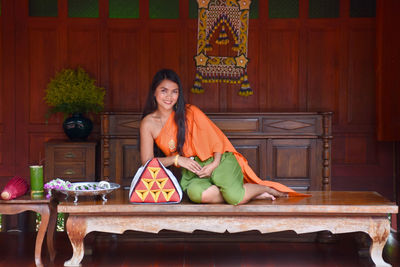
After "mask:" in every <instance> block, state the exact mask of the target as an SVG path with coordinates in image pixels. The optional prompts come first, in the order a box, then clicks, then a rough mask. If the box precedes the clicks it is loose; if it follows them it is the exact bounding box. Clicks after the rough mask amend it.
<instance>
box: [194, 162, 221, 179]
mask: <svg viewBox="0 0 400 267" xmlns="http://www.w3.org/2000/svg"><path fill="white" fill-rule="evenodd" d="M217 166H218V164H215V163H214V162H211V163H210V164H207V165H205V166H203V168H202V169H201V170H200V171H199V172H197V173H196V174H197V176H199V177H200V178H205V177H210V176H211V174H212V172H213V171H214V170H215V168H217Z"/></svg>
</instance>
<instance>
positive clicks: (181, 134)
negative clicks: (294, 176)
mask: <svg viewBox="0 0 400 267" xmlns="http://www.w3.org/2000/svg"><path fill="white" fill-rule="evenodd" d="M154 143H156V145H157V146H156V147H154ZM158 148H159V149H161V151H162V152H163V153H164V155H163V156H162V157H158V159H159V160H160V162H161V163H162V164H163V165H164V166H166V167H167V166H171V165H175V166H180V167H182V178H181V181H180V184H181V187H182V190H183V191H184V192H186V193H187V194H188V196H189V198H190V200H192V201H193V202H196V203H223V202H227V203H229V204H232V205H238V204H243V203H246V202H248V201H250V200H251V199H268V198H270V199H272V200H274V199H275V197H282V196H287V195H296V194H297V193H296V192H294V191H293V190H291V189H290V188H288V187H286V186H284V185H282V184H279V183H274V182H268V181H262V180H261V179H260V178H258V177H257V175H256V174H255V173H254V172H253V170H252V169H251V168H250V166H249V165H248V163H247V160H246V159H245V158H244V157H243V156H242V155H241V154H239V153H238V152H237V151H236V150H235V148H234V147H233V146H232V144H231V143H230V142H229V140H228V138H227V137H226V136H225V135H224V134H223V133H222V131H221V130H220V129H219V128H218V127H217V126H216V125H215V124H214V123H213V122H212V121H211V120H210V119H208V117H207V116H206V115H205V114H204V113H203V112H202V111H200V110H199V109H198V108H197V107H195V106H193V105H186V104H185V101H184V99H183V92H182V86H181V82H180V79H179V77H178V75H177V74H176V73H175V72H174V71H172V70H168V69H163V70H160V71H158V72H157V73H156V74H155V76H154V78H153V82H152V84H151V88H150V91H149V94H148V98H147V102H146V105H145V109H144V112H143V117H142V121H141V124H140V157H141V161H142V164H145V163H146V162H147V161H148V160H149V159H152V158H153V157H155V156H159V155H158V153H157V149H158Z"/></svg>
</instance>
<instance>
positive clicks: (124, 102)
mask: <svg viewBox="0 0 400 267" xmlns="http://www.w3.org/2000/svg"><path fill="white" fill-rule="evenodd" d="M108 40H109V46H108V49H109V50H108V51H109V52H108V56H109V59H108V62H109V64H108V70H109V77H108V79H109V81H110V82H109V87H108V90H109V91H108V95H107V96H108V97H109V102H110V105H111V106H112V107H114V110H116V111H117V110H121V111H124V110H127V111H128V110H141V109H142V107H143V106H142V102H141V101H140V100H141V98H140V97H139V96H138V93H140V94H141V93H144V92H142V91H146V90H145V89H147V86H146V87H145V88H141V85H142V83H141V82H140V80H141V79H138V78H137V77H140V68H141V64H140V61H139V57H140V53H141V46H140V33H139V32H138V30H137V29H132V30H131V29H128V30H120V29H109V34H108Z"/></svg>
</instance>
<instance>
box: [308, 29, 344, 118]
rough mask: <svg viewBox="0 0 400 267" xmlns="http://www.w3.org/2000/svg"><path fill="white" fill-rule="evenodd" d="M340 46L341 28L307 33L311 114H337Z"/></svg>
mask: <svg viewBox="0 0 400 267" xmlns="http://www.w3.org/2000/svg"><path fill="white" fill-rule="evenodd" d="M339 46H340V33H339V30H338V29H335V28H333V29H332V28H329V27H328V28H311V29H310V30H309V31H308V32H307V61H308V62H307V67H306V69H307V71H306V73H307V109H308V110H310V111H317V110H318V111H321V110H329V111H333V112H335V113H336V114H337V113H338V107H337V103H338V99H337V95H338V92H339V78H340V77H339V58H340V54H339ZM334 121H335V119H334Z"/></svg>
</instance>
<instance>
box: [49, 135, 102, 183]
mask: <svg viewBox="0 0 400 267" xmlns="http://www.w3.org/2000/svg"><path fill="white" fill-rule="evenodd" d="M96 144H97V143H96V142H69V141H56V140H53V141H49V142H46V143H45V153H46V164H45V174H44V176H45V181H50V180H52V179H55V178H61V179H63V180H68V181H73V182H78V181H95V180H96V168H95V163H96Z"/></svg>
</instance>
